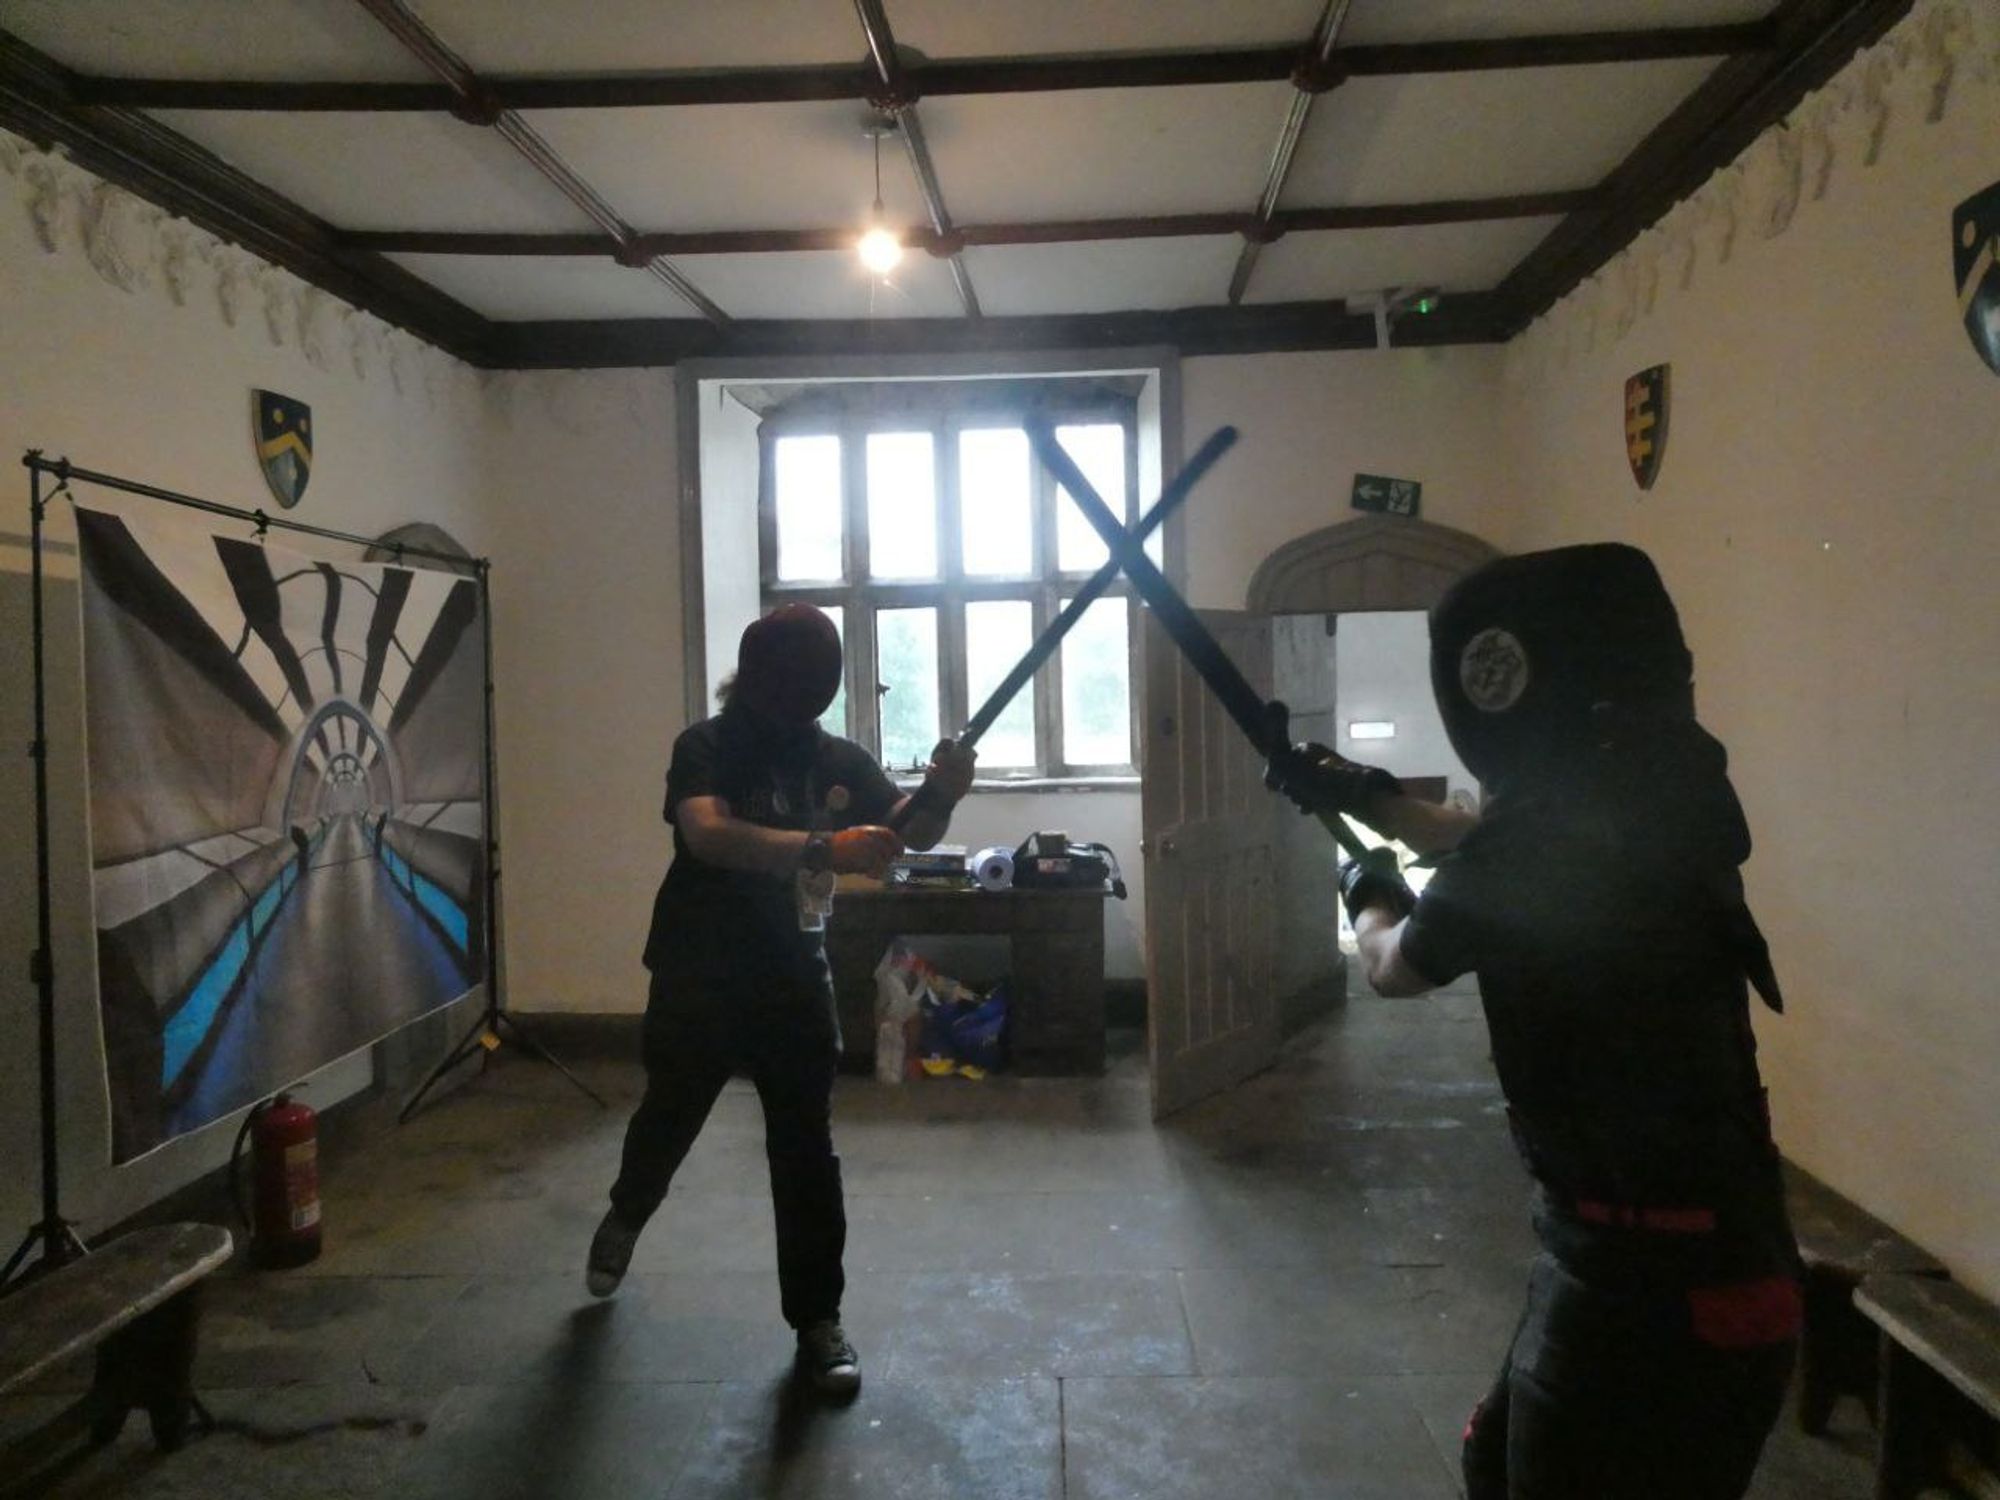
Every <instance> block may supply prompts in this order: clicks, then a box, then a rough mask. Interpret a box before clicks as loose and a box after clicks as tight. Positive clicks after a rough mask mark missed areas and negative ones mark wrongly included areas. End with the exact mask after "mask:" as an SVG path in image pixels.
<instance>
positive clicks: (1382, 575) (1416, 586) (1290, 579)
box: [1244, 516, 1501, 615]
mask: <svg viewBox="0 0 2000 1500" xmlns="http://www.w3.org/2000/svg"><path fill="white" fill-rule="evenodd" d="M1500 555H1501V553H1500V549H1499V548H1497V547H1495V546H1493V545H1492V544H1491V543H1490V542H1487V541H1484V540H1482V539H1481V538H1479V537H1476V536H1474V535H1473V534H1472V533H1471V532H1469V531H1459V530H1457V529H1456V528H1454V527H1451V526H1440V525H1438V524H1437V523H1436V522H1434V521H1421V520H1409V519H1403V518H1400V517H1388V516H1362V517H1357V518H1356V519H1354V520H1351V521H1341V522H1339V523H1338V524H1336V525H1333V526H1323V527H1321V528H1320V529H1319V530H1318V531H1313V532H1308V533H1307V534H1306V535H1304V536H1302V537H1297V538H1295V539H1294V540H1292V541H1289V542H1286V543H1285V544H1284V545H1283V546H1282V547H1280V548H1278V549H1277V550H1276V551H1275V552H1273V553H1272V554H1271V555H1270V556H1269V557H1267V558H1265V559H1264V561H1263V562H1261V563H1259V564H1258V566H1257V571H1256V572H1255V573H1254V574H1253V575H1251V578H1250V588H1249V596H1248V599H1247V601H1246V603H1245V606H1244V607H1245V608H1246V609H1248V610H1249V611H1250V612H1251V613H1252V614H1258V615H1334V614H1356V613H1359V612H1361V611H1364V610H1403V609H1424V610H1427V609H1429V608H1431V607H1432V606H1433V605H1435V604H1436V603H1437V602H1438V600H1439V599H1441V598H1443V597H1444V592H1445V590H1446V589H1448V588H1450V587H1451V585H1452V584H1454V583H1456V582H1457V581H1458V580H1459V579H1460V578H1463V577H1464V576H1465V575H1466V574H1467V573H1470V572H1471V571H1472V570H1473V569H1474V568H1477V567H1480V566H1481V565H1483V564H1485V563H1489V562H1491V561H1493V559H1494V558H1496V557H1499V556H1500Z"/></svg>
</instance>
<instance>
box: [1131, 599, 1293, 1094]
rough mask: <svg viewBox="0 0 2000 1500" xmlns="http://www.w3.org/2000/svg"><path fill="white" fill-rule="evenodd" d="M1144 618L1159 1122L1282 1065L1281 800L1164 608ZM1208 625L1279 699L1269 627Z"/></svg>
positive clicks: (1146, 819)
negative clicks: (1182, 647)
mask: <svg viewBox="0 0 2000 1500" xmlns="http://www.w3.org/2000/svg"><path fill="white" fill-rule="evenodd" d="M1140 613H1141V617H1142V619H1143V621H1144V625H1143V627H1142V633H1141V638H1140V639H1141V656H1140V659H1141V664H1142V669H1143V672H1144V682H1145V692H1146V696H1145V711H1144V718H1143V722H1142V727H1141V731H1140V755H1141V761H1140V764H1141V767H1142V769H1143V776H1144V779H1143V783H1142V791H1141V813H1142V819H1143V823H1144V829H1145V840H1144V844H1143V847H1144V849H1145V856H1146V971H1147V984H1148V997H1149V998H1148V1003H1147V1008H1146V1032H1147V1054H1148V1058H1149V1060H1150V1062H1151V1068H1152V1081H1153V1117H1154V1118H1155V1119H1159V1118H1160V1117H1162V1116H1164V1115H1168V1114H1171V1113H1173V1112H1174V1111H1175V1110H1177V1109H1181V1108H1183V1107H1184V1106H1186V1105H1188V1104H1192V1103H1193V1102H1194V1101H1195V1100H1197V1099H1201V1098H1205V1097H1207V1096H1208V1095H1210V1094H1213V1093H1217V1092H1219V1091H1220V1090H1222V1089H1225V1088H1228V1087H1229V1086H1230V1085H1231V1084H1233V1083H1238V1082H1240V1081H1241V1080H1243V1079H1245V1078H1248V1077H1249V1076H1250V1075H1251V1074H1253V1073H1256V1072H1259V1071H1261V1070H1262V1069H1264V1068H1266V1067H1269V1066H1270V1064H1271V1063H1272V1062H1273V1061H1274V1060H1275V1059H1276V1057H1277V1052H1278V1039H1279V1025H1278V996H1277V985H1276V976H1275V972H1274V969H1275V965H1274V963H1273V959H1274V956H1275V951H1276V942H1277V930H1278V912H1277V901H1276V894H1277V893H1276V890H1275V877H1274V871H1275V867H1276V848H1275V845H1276V835H1277V826H1278V825H1277V809H1278V805H1279V800H1280V799H1278V798H1277V797H1275V796H1273V795H1272V794H1271V793H1270V792H1268V791H1266V790H1265V789H1264V784H1263V776H1264V763H1263V760H1262V758H1261V757H1260V756H1259V755H1258V754H1257V752H1256V751H1255V750H1253V749H1252V748H1251V747H1250V743H1249V741H1248V740H1246V739H1245V738H1244V736H1243V735H1242V733H1241V732H1240V731H1239V730H1238V729H1237V728H1236V726H1235V724H1234V723H1232V722H1231V721H1230V718H1229V716H1228V715H1227V714H1225V713H1224V712H1223V711H1222V705H1221V704H1220V703H1218V702H1217V701H1216V699H1215V695H1214V694H1212V693H1211V692H1209V691H1208V688H1207V687H1206V686H1205V685H1204V684H1203V682H1202V680H1201V679H1200V678H1199V677H1198V676H1196V675H1195V673H1194V670H1193V669H1192V668H1191V667H1189V666H1188V665H1187V662H1186V660H1185V659H1184V658H1183V657H1182V656H1181V653H1180V651H1179V649H1178V648H1176V647H1175V645H1174V643H1173V642H1172V641H1171V640H1170V639H1169V638H1168V637H1167V634H1166V632H1165V631H1164V630H1162V629H1161V628H1160V623H1159V621H1158V620H1157V619H1156V618H1155V617H1154V615H1153V612H1152V611H1151V610H1142V611H1141V612H1140ZM1202 618H1203V620H1204V621H1205V622H1206V623H1207V625H1208V627H1209V629H1210V630H1212V631H1213V632H1214V633H1215V638H1216V640H1217V641H1219V642H1220V643H1221V644H1222V648H1223V650H1225V651H1227V652H1228V653H1229V655H1230V657H1231V658H1232V659H1233V660H1234V661H1235V662H1236V664H1237V666H1238V668H1239V669H1241V671H1242V673H1243V675H1244V676H1245V677H1247V678H1249V679H1250V682H1251V684H1252V686H1254V687H1255V688H1256V689H1257V691H1258V692H1259V693H1261V694H1265V695H1268V694H1269V693H1270V690H1271V622H1270V620H1269V619H1268V618H1266V617H1264V616H1261V615H1246V614H1234V613H1230V614H1221V613H1204V614H1203V616H1202Z"/></svg>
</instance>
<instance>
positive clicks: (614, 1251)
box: [583, 1208, 639, 1297]
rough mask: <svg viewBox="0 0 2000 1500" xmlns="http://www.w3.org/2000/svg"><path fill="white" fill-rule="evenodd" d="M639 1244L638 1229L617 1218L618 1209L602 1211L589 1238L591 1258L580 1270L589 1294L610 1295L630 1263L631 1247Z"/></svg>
mask: <svg viewBox="0 0 2000 1500" xmlns="http://www.w3.org/2000/svg"><path fill="white" fill-rule="evenodd" d="M638 1243H639V1231H638V1230H636V1229H634V1228H632V1227H631V1226H630V1225H628V1224H627V1223H626V1222H625V1221H624V1220H623V1219H621V1218H619V1217H618V1210H617V1209H615V1208H614V1209H612V1210H611V1211H610V1212H608V1213H607V1214H605V1216H604V1221H603V1222H602V1223H601V1224H599V1225H598V1226H597V1233H596V1234H594V1235H592V1236H591V1237H590V1260H589V1262H588V1264H587V1265H586V1267H585V1269H584V1273H583V1284H584V1285H585V1286H586V1287H588V1288H589V1290H590V1295H591V1296H593V1297H609V1296H610V1295H611V1294H612V1293H613V1292H615V1291H617V1290H618V1283H619V1282H621V1281H623V1280H624V1279H625V1268H626V1267H627V1266H629V1265H631V1264H632V1247H633V1246H634V1245H636V1244H638Z"/></svg>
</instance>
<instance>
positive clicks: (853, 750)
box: [646, 709, 902, 983]
mask: <svg viewBox="0 0 2000 1500" xmlns="http://www.w3.org/2000/svg"><path fill="white" fill-rule="evenodd" d="M690 797H720V798H722V799H723V801H725V802H727V803H728V804H729V811H730V814H731V815H732V816H734V817H737V818H740V819H742V820H743V821H745V822H747V823H756V824H759V825H761V826H762V827H765V828H789V829H814V828H823V829H827V830H829V831H832V830H838V829H842V828H852V827H854V826H856V825H858V824H863V823H881V822H884V821H885V820H886V819H887V818H888V816H889V813H890V811H891V809H893V808H894V807H895V805H896V803H897V802H898V801H900V800H901V797H902V794H901V793H900V792H898V791H897V790H896V787H895V784H894V783H893V782H891V781H890V780H889V778H888V777H887V776H886V775H884V774H883V772H882V768H881V767H880V766H878V765H877V764H876V763H875V761H874V759H873V757H871V756H870V755H869V754H868V752H867V751H866V750H863V749H862V748H861V747H860V746H859V745H857V744H855V743H854V742H853V741H852V740H844V739H839V738H837V737H835V736H834V735H830V734H826V733H824V732H823V731H821V730H820V729H818V728H814V729H812V730H810V731H809V732H807V733H803V734H795V735H791V736H788V737H777V736H773V735H771V734H769V733H768V732H766V731H764V730H762V729H760V727H759V726H758V725H757V723H756V722H755V721H754V720H753V719H751V717H750V716H749V715H748V714H746V713H744V712H743V711H742V710H741V709H725V710H724V711H723V712H722V713H720V714H718V715H717V716H716V717H714V718H712V719H704V720H702V722H701V723H699V724H696V725H693V726H692V727H690V728H689V729H687V730H686V731H684V732H683V733H682V734H681V736H680V738H679V739H677V740H675V741H674V754H673V761H672V763H671V764H670V765H669V767H668V769H667V800H666V808H665V816H666V819H667V821H668V822H669V823H673V824H675V826H674V861H673V863H672V864H671V865H670V866H668V868H667V875H666V879H665V880H663V881H662V882H661V883H660V891H659V895H658V896H657V897H656V898H655V899H654V902H653V925H652V929H651V931H650V932H649V933H648V934H647V936H646V967H647V968H649V969H654V970H658V969H661V968H663V967H666V966H668V965H673V964H678V965H682V966H685V967H688V968H691V969H694V970H697V971H702V972H714V973H727V974H732V975H738V976H741V977H743V978H744V980H745V982H748V983H754V982H756V981H758V980H759V979H768V980H774V981H775V980H784V979H789V978H804V979H808V980H813V979H816V976H817V975H818V974H819V972H820V965H821V959H820V953H821V947H822V941H823V938H822V934H820V933H818V932H806V931H802V930H800V927H799V914H798V897H797V889H796V883H795V877H794V876H793V875H790V874H785V875H766V874H759V873H755V872H752V871H747V870H730V869H725V868H723V867H722V866H720V865H713V864H709V863H708V862H707V861H705V860H703V859H700V858H699V857H697V856H696V855H695V853H694V851H693V850H691V849H689V848H688V845H687V840H686V839H685V838H684V837H683V836H682V834H681V830H680V827H679V825H678V823H677V822H676V820H675V812H676V810H677V809H678V808H679V807H680V805H681V803H683V802H685V801H686V800H687V799H688V798H690Z"/></svg>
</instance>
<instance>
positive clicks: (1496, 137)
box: [1285, 58, 1715, 207]
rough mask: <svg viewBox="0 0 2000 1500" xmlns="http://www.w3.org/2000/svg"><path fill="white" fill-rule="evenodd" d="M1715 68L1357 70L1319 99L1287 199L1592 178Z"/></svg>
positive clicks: (1444, 192) (1478, 192)
mask: <svg viewBox="0 0 2000 1500" xmlns="http://www.w3.org/2000/svg"><path fill="white" fill-rule="evenodd" d="M1714 68H1715V60H1714V59H1712V58H1694V59H1682V60H1678V61H1672V62H1645V63H1600V64H1594V65H1590V66H1586V67H1574V68H1522V69H1516V70H1510V71H1507V72H1492V73H1426V74H1416V75H1412V76H1408V77H1399V78H1355V79H1350V80H1349V81H1348V82H1347V84H1346V85H1344V86H1343V87H1341V88H1338V89H1335V90H1334V91H1333V92H1332V93H1330V94H1325V95H1322V96H1321V98H1320V100H1319V102H1318V103H1317V104H1315V105H1314V106H1313V118H1312V123H1311V125H1310V126H1309V127H1308V128H1307V130H1306V134H1305V138H1304V139H1303V140H1302V141H1301V142H1300V143H1299V153H1298V156H1297V158H1296V159H1295V160H1294V161H1293V163H1292V173H1291V176H1290V178H1289V179H1288V180H1287V182H1286V185H1285V204H1286V206H1288V207H1292V206H1304V205H1308V204H1312V205H1318V204H1333V203H1421V202H1425V201H1427V200H1430V199H1435V198H1490V197H1504V196H1507V195H1509V194H1513V193H1539V192H1557V191H1560V190H1562V189H1564V188H1578V187H1588V186H1590V184H1592V183H1594V182H1597V181H1599V180H1600V179H1601V178H1603V176H1604V175H1605V174H1606V173H1607V172H1609V171H1610V170H1611V169H1612V168H1613V167H1615V166H1617V165H1618V163H1619V162H1620V161H1622V160H1623V159H1624V158H1625V155H1626V153H1628V152H1629V151H1631V149H1632V148H1633V147H1634V146H1636V145H1638V144H1639V142H1640V141H1641V140H1642V139H1643V138H1644V137H1645V135H1646V133H1647V132H1648V131H1649V130H1651V129H1652V128H1653V127H1654V126H1655V125H1657V124H1658V123H1659V122H1660V120H1661V118H1662V117H1663V116H1664V115H1666V113H1667V112H1668V111H1669V110H1671V109H1672V108H1673V107H1674V106H1675V105H1676V104H1678V103H1680V101H1681V100H1682V99H1684V98H1686V97H1687V96H1688V95H1689V94H1690V93H1692V92H1693V91H1694V89H1695V88H1696V87H1697V86H1698V85H1699V84H1700V83H1701V81H1702V80H1703V79H1704V78H1706V77H1707V76H1708V75H1709V74H1710V73H1711V72H1712V71H1714Z"/></svg>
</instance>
